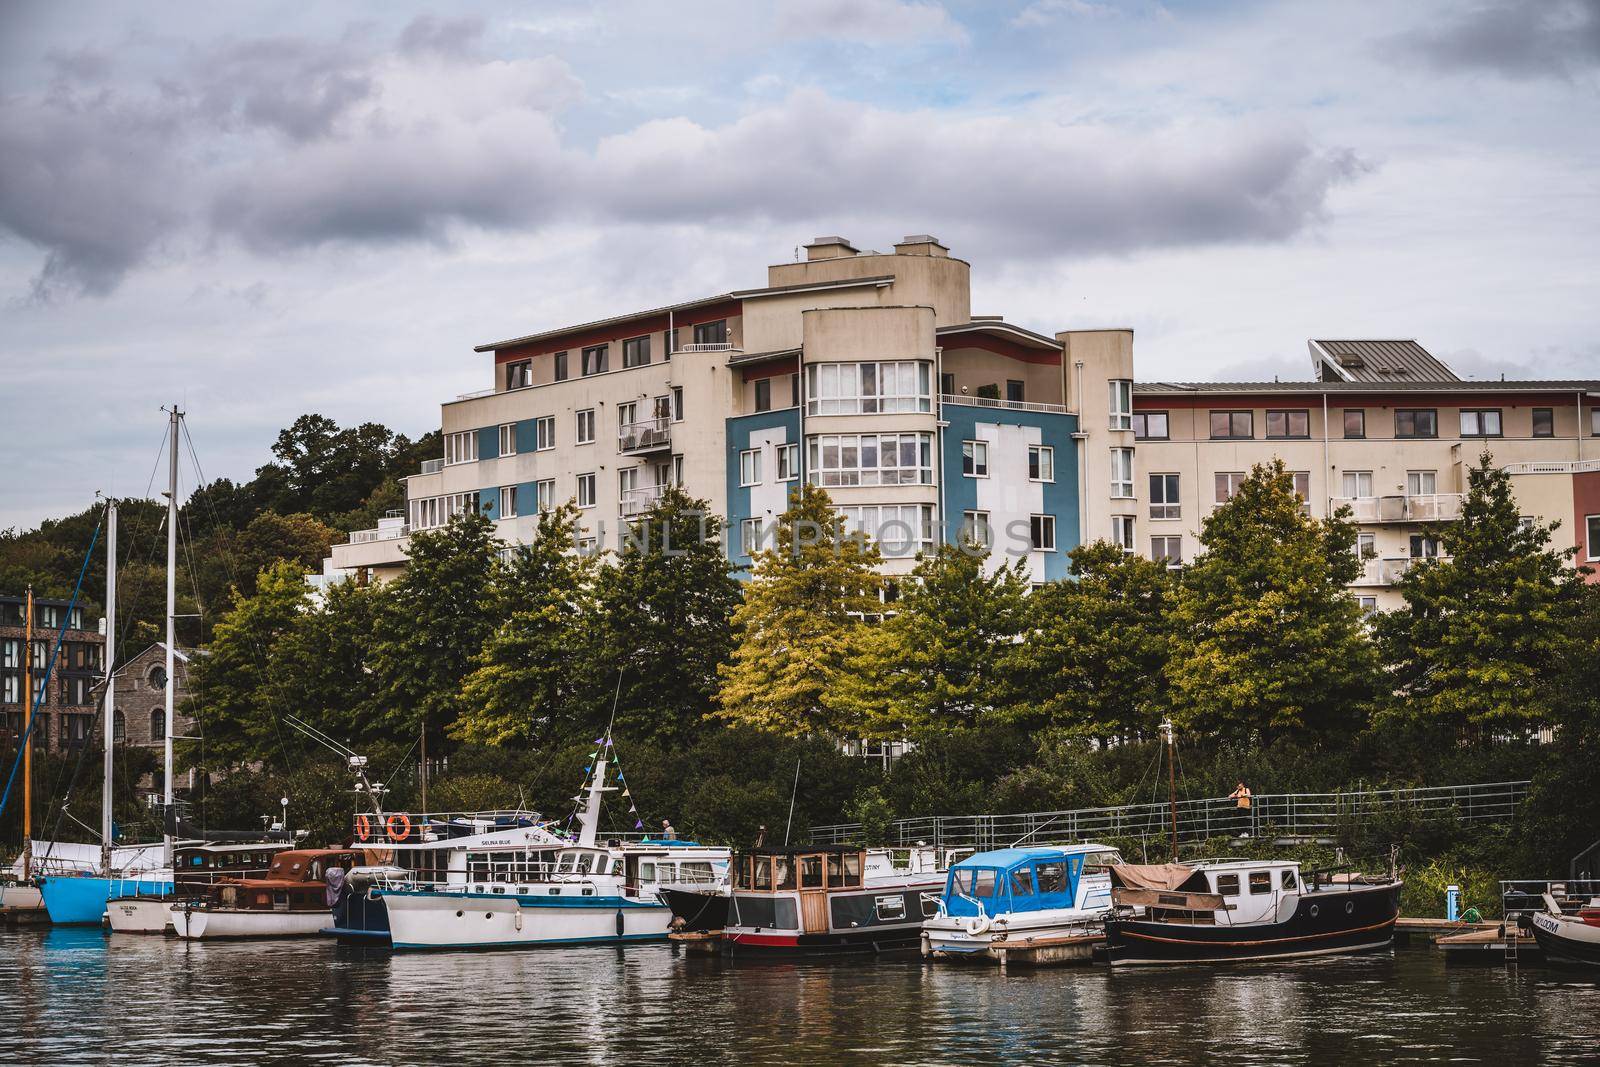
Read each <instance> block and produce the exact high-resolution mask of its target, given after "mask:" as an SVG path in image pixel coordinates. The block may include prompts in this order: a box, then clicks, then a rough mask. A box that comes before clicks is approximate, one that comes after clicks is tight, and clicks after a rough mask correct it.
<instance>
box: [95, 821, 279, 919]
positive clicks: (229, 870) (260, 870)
mask: <svg viewBox="0 0 1600 1067" xmlns="http://www.w3.org/2000/svg"><path fill="white" fill-rule="evenodd" d="M289 847H290V846H289V844H288V842H287V841H277V842H272V841H257V842H249V843H246V842H239V843H226V842H205V841H189V842H180V843H179V844H177V845H175V846H173V850H172V887H171V889H170V891H168V892H165V893H159V894H146V895H139V894H136V893H128V894H123V895H119V896H114V897H112V898H111V899H110V900H108V901H107V902H106V919H107V921H108V922H109V924H110V926H111V932H112V933H114V934H164V933H166V932H167V930H169V929H171V927H172V909H173V908H174V907H175V906H177V905H180V904H181V903H182V902H183V901H184V900H187V899H191V898H203V897H204V896H205V893H206V890H207V889H208V888H209V887H210V886H211V885H212V884H213V883H215V882H217V881H220V880H222V879H227V878H245V877H250V876H252V875H256V876H259V875H263V874H265V873H266V872H267V869H268V868H269V867H270V866H271V864H272V858H273V857H274V856H276V855H277V854H278V853H280V852H283V851H284V850H285V849H287V848H289Z"/></svg>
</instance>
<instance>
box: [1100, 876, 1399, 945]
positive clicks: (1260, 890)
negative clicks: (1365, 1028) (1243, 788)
mask: <svg viewBox="0 0 1600 1067" xmlns="http://www.w3.org/2000/svg"><path fill="white" fill-rule="evenodd" d="M1111 887H1112V888H1111V899H1112V912H1111V915H1110V916H1108V917H1107V919H1106V920H1105V931H1106V951H1107V958H1108V959H1109V960H1110V962H1111V964H1112V965H1113V966H1118V965H1125V964H1160V963H1231V962H1239V961H1245V960H1266V959H1284V958H1291V957H1299V956H1329V955H1344V954H1349V953H1355V952H1365V951H1369V950H1373V949H1380V948H1385V947H1387V946H1388V945H1390V944H1392V943H1393V941H1394V924H1395V918H1396V917H1397V916H1398V915H1399V911H1400V887H1401V881H1400V878H1399V876H1398V874H1396V873H1394V872H1391V873H1390V874H1388V875H1380V876H1370V877H1369V876H1364V875H1357V874H1348V873H1332V872H1328V871H1322V870H1316V871H1312V872H1310V874H1309V876H1306V875H1302V874H1301V871H1300V864H1298V863H1295V862H1292V861H1282V860H1207V861H1203V862H1198V863H1191V864H1179V863H1170V864H1161V865H1149V866H1143V865H1133V864H1121V865H1118V866H1115V867H1112V868H1111ZM1139 909H1143V912H1144V913H1143V914H1142V915H1141V914H1139Z"/></svg>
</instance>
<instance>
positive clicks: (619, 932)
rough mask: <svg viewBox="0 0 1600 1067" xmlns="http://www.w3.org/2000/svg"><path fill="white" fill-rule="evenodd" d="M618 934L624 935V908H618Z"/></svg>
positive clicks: (619, 935)
mask: <svg viewBox="0 0 1600 1067" xmlns="http://www.w3.org/2000/svg"><path fill="white" fill-rule="evenodd" d="M617 936H618V937H621V936H622V909H621V908H618V909H617Z"/></svg>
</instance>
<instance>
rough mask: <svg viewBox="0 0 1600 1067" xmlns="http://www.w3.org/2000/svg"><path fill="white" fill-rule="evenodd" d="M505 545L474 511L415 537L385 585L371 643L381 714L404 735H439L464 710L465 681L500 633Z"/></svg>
mask: <svg viewBox="0 0 1600 1067" xmlns="http://www.w3.org/2000/svg"><path fill="white" fill-rule="evenodd" d="M500 548H501V543H500V541H498V540H497V539H496V538H495V536H494V524H493V523H492V522H490V521H489V520H488V519H487V518H485V517H484V516H482V515H479V514H476V513H473V512H467V513H464V514H462V515H458V516H456V517H455V518H453V519H451V520H450V522H449V524H448V525H446V526H445V527H444V528H443V529H440V530H438V531H427V532H420V533H415V534H412V535H411V541H410V545H409V548H408V549H407V555H408V556H409V562H408V564H407V566H406V570H405V573H404V574H402V575H401V576H400V577H399V578H396V579H395V580H394V581H393V582H391V583H390V584H389V587H388V589H386V590H385V595H384V597H383V599H382V610H380V611H379V612H378V614H377V618H376V625H375V627H374V635H373V644H372V657H371V659H372V668H373V672H374V673H375V674H376V675H377V690H376V691H377V700H378V707H377V708H376V709H375V713H374V718H375V719H377V720H378V721H381V722H383V723H384V724H386V725H387V726H388V727H389V729H391V730H392V731H394V733H398V734H416V733H417V731H418V729H419V728H420V729H423V730H427V731H430V732H434V733H437V731H440V730H442V729H444V728H445V727H447V726H449V725H450V724H451V723H452V722H454V721H455V718H456V715H457V714H458V712H459V711H460V710H461V707H462V683H463V682H464V681H465V679H466V677H467V675H468V673H469V672H470V671H471V670H472V666H473V661H474V659H475V658H476V657H477V655H478V653H479V652H480V651H481V650H482V648H483V644H484V642H485V641H486V640H487V639H488V637H489V635H490V634H491V633H493V632H494V627H495V623H496V620H497V619H498V617H499V615H498V611H499V604H498V601H497V598H496V579H497V577H498V574H497V571H498V567H499V563H498V553H499V550H500Z"/></svg>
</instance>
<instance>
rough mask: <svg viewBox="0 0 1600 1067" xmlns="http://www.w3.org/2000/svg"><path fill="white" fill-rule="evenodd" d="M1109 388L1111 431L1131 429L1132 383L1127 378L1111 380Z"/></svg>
mask: <svg viewBox="0 0 1600 1067" xmlns="http://www.w3.org/2000/svg"><path fill="white" fill-rule="evenodd" d="M1109 386H1110V392H1111V428H1112V429H1113V430H1131V429H1133V381H1132V380H1131V379H1128V378H1113V379H1111V381H1110V383H1109Z"/></svg>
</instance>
